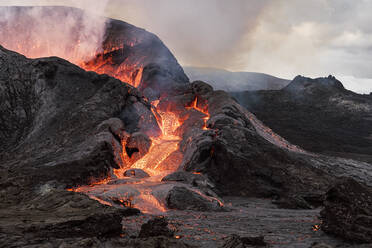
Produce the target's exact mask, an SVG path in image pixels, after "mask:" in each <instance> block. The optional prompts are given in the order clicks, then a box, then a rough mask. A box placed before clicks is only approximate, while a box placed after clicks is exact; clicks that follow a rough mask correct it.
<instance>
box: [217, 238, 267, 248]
mask: <svg viewBox="0 0 372 248" xmlns="http://www.w3.org/2000/svg"><path fill="white" fill-rule="evenodd" d="M245 247H268V244H267V243H266V242H265V241H264V237H263V236H258V237H240V236H238V235H231V236H229V237H227V238H226V240H225V242H224V244H223V245H222V246H221V247H220V248H245Z"/></svg>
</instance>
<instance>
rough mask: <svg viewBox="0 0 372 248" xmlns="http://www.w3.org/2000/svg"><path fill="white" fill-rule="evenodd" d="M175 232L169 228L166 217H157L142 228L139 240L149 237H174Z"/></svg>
mask: <svg viewBox="0 0 372 248" xmlns="http://www.w3.org/2000/svg"><path fill="white" fill-rule="evenodd" d="M173 235H174V231H172V230H170V229H169V227H168V221H167V219H166V218H164V217H157V218H154V219H151V220H149V221H148V222H147V223H145V224H143V225H142V226H141V230H140V233H139V235H138V237H139V238H149V237H157V236H164V237H173Z"/></svg>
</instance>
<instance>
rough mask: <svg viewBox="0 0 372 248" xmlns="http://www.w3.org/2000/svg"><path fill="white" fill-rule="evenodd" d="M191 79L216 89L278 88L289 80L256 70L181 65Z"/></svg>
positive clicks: (230, 90) (229, 90)
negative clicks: (208, 84)
mask: <svg viewBox="0 0 372 248" xmlns="http://www.w3.org/2000/svg"><path fill="white" fill-rule="evenodd" d="M183 68H184V71H185V73H186V74H187V75H188V77H189V78H190V80H191V81H195V80H202V81H205V82H208V83H210V84H211V85H212V86H213V88H214V89H216V90H225V91H228V92H232V91H235V92H237V91H245V90H278V89H281V88H283V87H285V86H286V85H288V84H289V82H290V80H286V79H281V78H277V77H274V76H270V75H268V74H264V73H257V72H231V71H228V70H224V69H217V68H203V67H188V66H186V67H183Z"/></svg>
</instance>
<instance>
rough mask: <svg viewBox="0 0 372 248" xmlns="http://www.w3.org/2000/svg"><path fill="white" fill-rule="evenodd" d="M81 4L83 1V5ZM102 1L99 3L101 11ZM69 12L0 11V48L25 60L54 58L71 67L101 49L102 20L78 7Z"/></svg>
mask: <svg viewBox="0 0 372 248" xmlns="http://www.w3.org/2000/svg"><path fill="white" fill-rule="evenodd" d="M83 2H84V1H83ZM104 2H105V1H103V3H100V9H101V10H102V14H103V10H104V6H105V3H104ZM77 7H81V8H84V9H85V10H88V11H82V10H79V9H72V8H63V7H61V8H53V7H23V8H18V7H0V45H2V46H4V47H5V48H7V49H10V50H14V51H17V52H19V53H22V54H24V55H25V56H27V57H31V58H36V57H48V56H58V57H61V58H64V59H67V60H69V61H71V62H74V63H79V62H82V61H83V60H88V59H89V58H91V57H93V56H94V55H95V54H96V52H97V51H99V50H100V49H101V47H102V41H103V38H104V34H105V27H106V18H103V17H101V16H99V15H97V14H100V13H97V11H94V14H92V11H91V12H89V7H87V6H83V5H82V4H81V3H80V4H78V5H77Z"/></svg>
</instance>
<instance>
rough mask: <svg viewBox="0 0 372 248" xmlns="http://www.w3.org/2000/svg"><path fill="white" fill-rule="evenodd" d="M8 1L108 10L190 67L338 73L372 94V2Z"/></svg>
mask: <svg viewBox="0 0 372 248" xmlns="http://www.w3.org/2000/svg"><path fill="white" fill-rule="evenodd" d="M6 2H8V3H11V4H17V2H20V3H22V2H23V3H24V2H27V3H28V4H31V3H35V2H37V3H39V4H46V3H48V4H65V5H66V4H67V5H70V6H76V7H82V8H85V9H87V8H88V9H91V10H92V9H93V10H97V9H99V10H105V11H104V13H105V14H106V15H108V16H111V17H114V18H118V19H122V20H124V21H127V22H130V23H132V24H134V25H137V26H139V27H144V28H146V29H147V30H149V31H151V32H153V33H155V34H157V35H158V36H159V37H160V38H161V39H162V40H163V41H164V42H165V43H166V44H167V46H168V47H169V48H170V49H171V50H172V52H173V53H174V54H175V56H176V57H177V58H178V60H179V61H180V62H181V63H182V64H184V65H196V66H205V67H219V68H225V69H229V70H233V71H257V72H265V73H269V74H273V75H275V76H280V77H284V78H293V77H294V76H296V75H297V74H302V75H305V76H311V77H317V76H327V75H328V74H333V75H336V76H337V77H340V78H344V79H345V80H348V81H347V82H346V83H345V84H346V85H348V87H349V88H350V89H353V90H357V91H359V92H369V91H372V70H371V69H370V68H371V65H372V61H371V60H372V25H370V24H371V23H372V15H371V14H370V13H371V11H372V1H369V0H353V1H350V0H312V1H301V0H249V1H248V0H232V1H224V0H156V1H154V0H135V1H134V0H109V2H108V4H107V6H106V8H104V7H102V6H99V7H97V6H96V5H95V4H92V1H86V0H81V1H72V0H70V1H67V0H60V1H58V0H54V1H53V0H52V1H32V0H30V1H17V0H12V1H2V4H6ZM98 2H100V1H94V3H98ZM78 3H82V4H80V6H77V5H78Z"/></svg>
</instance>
